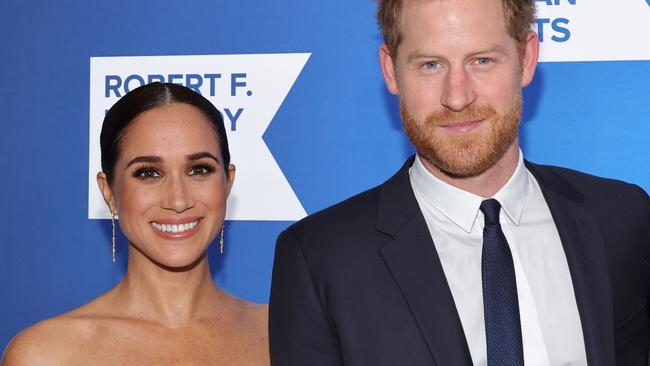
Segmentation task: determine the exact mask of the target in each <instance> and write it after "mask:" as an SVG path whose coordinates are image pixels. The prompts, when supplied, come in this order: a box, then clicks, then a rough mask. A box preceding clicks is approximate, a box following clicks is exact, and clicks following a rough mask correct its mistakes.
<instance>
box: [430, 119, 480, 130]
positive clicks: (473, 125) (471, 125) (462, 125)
mask: <svg viewBox="0 0 650 366" xmlns="http://www.w3.org/2000/svg"><path fill="white" fill-rule="evenodd" d="M483 121H485V120H484V119H481V120H478V121H468V122H459V123H453V124H448V125H443V126H441V127H442V128H444V129H446V130H448V131H451V132H455V133H467V132H471V131H473V130H475V129H477V128H478V127H479V126H480V125H481V123H483Z"/></svg>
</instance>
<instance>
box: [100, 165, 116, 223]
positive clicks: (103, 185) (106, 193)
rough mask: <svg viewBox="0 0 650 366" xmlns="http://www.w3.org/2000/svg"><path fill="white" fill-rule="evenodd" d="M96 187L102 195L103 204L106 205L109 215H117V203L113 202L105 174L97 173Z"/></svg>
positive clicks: (113, 197) (113, 196) (113, 198)
mask: <svg viewBox="0 0 650 366" xmlns="http://www.w3.org/2000/svg"><path fill="white" fill-rule="evenodd" d="M97 185H98V186H99V191H100V192H101V193H102V196H103V197H104V202H106V205H107V206H108V209H109V210H110V211H111V214H115V215H117V203H116V201H115V195H113V190H112V189H111V185H110V184H109V183H108V177H106V173H104V172H99V173H97Z"/></svg>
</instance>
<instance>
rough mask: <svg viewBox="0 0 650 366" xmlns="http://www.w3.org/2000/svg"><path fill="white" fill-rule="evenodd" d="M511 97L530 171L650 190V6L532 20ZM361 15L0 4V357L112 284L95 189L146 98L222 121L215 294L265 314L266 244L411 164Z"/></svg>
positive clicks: (563, 12)
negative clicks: (206, 103) (111, 116)
mask: <svg viewBox="0 0 650 366" xmlns="http://www.w3.org/2000/svg"><path fill="white" fill-rule="evenodd" d="M536 4H537V7H538V19H537V21H536V22H535V24H534V25H533V29H534V30H535V31H537V32H538V34H539V36H540V40H541V41H542V46H541V64H540V65H539V68H538V70H537V74H536V76H535V80H534V82H533V84H532V85H531V86H530V87H528V88H527V89H525V90H524V120H523V125H522V129H521V140H522V144H523V149H524V153H525V155H526V157H527V158H528V159H529V160H531V161H534V162H538V163H544V164H553V165H561V166H566V167H570V168H575V169H579V170H583V171H586V172H589V173H592V174H596V175H600V176H605V177H612V178H617V179H623V180H626V181H629V182H634V183H637V184H639V185H640V186H642V187H643V188H644V189H646V190H650V158H649V156H650V144H649V143H648V139H649V138H650V118H649V117H648V116H650V87H649V86H648V85H650V61H649V60H650V0H620V1H606V0H545V1H537V2H536ZM375 7H376V5H375V3H374V2H372V1H370V0H361V1H343V0H335V1H305V0H278V1H273V2H263V1H257V0H237V1H234V0H229V1H225V0H224V1H186V2H178V1H168V0H162V1H161V0H157V1H149V0H143V1H137V2H133V1H126V0H116V1H110V2H87V1H80V0H70V1H66V2H41V3H40V4H36V3H33V2H32V3H30V2H24V1H18V0H4V1H2V2H1V3H0V31H1V34H2V38H3V39H2V42H0V55H2V58H1V59H0V80H1V81H2V83H1V84H0V121H1V122H0V123H1V124H0V126H1V128H2V133H1V134H0V156H1V157H2V158H1V159H0V172H1V179H0V203H1V204H2V205H1V208H2V210H1V211H0V219H1V221H0V222H1V223H2V224H1V227H2V228H1V229H0V232H1V233H2V235H0V278H1V281H0V347H1V348H4V347H5V345H6V344H7V342H8V341H9V340H10V339H11V337H12V336H13V335H15V334H16V333H17V332H18V331H19V330H21V329H24V328H25V327H27V326H29V325H31V324H33V323H34V322H36V321H39V320H41V319H44V318H47V317H51V316H54V315H57V314H60V313H62V312H65V311H68V310H70V309H72V308H75V307H77V306H79V305H81V304H83V303H85V302H87V301H88V300H90V299H92V298H94V297H96V296H98V295H99V294H101V293H103V292H105V291H106V290H108V289H109V288H111V287H112V286H113V285H114V284H115V283H116V282H117V281H118V280H119V279H120V278H121V277H122V276H123V274H124V272H125V269H126V267H125V265H126V259H127V258H126V250H127V248H126V242H125V239H124V237H123V236H119V237H118V248H117V250H118V256H117V262H116V263H115V264H113V263H112V261H111V247H110V246H111V237H110V235H111V226H110V221H109V220H106V218H108V212H107V211H106V209H105V207H104V203H103V202H102V200H101V197H100V195H99V192H98V190H97V188H96V184H95V174H96V173H97V171H99V170H100V160H99V131H100V128H101V121H102V118H103V115H104V113H105V111H106V110H107V109H108V108H110V106H111V105H112V104H113V103H115V101H117V100H118V99H119V98H120V96H122V95H124V94H125V93H126V92H128V91H129V90H131V89H133V88H136V87H138V86H139V85H142V84H144V83H148V82H151V81H165V82H173V83H179V84H183V85H186V86H188V87H190V88H193V89H195V90H197V91H199V92H200V93H201V94H203V95H204V96H206V97H207V98H208V99H209V100H210V101H212V102H213V103H214V104H215V105H216V106H217V108H219V110H220V111H221V112H222V113H223V116H224V120H225V122H226V128H227V130H228V138H229V140H230V143H231V155H232V162H233V163H234V164H235V165H236V166H237V180H236V182H235V186H234V188H233V191H232V194H231V196H230V198H229V201H228V213H227V222H226V227H225V232H226V235H225V248H224V254H223V255H220V254H219V253H218V248H216V247H212V248H211V249H210V256H211V265H212V267H213V268H212V269H213V273H214V277H215V279H216V281H217V282H218V283H219V284H220V286H222V287H223V288H225V289H226V290H228V291H230V292H232V293H234V294H236V295H238V296H241V297H243V298H245V299H247V300H250V301H255V302H260V303H264V302H267V301H268V295H269V286H270V276H271V266H272V261H273V250H274V243H275V238H276V236H277V234H278V233H279V232H280V231H281V230H283V229H284V228H285V227H287V226H288V225H290V224H291V223H292V222H294V221H296V220H298V219H300V218H302V217H304V216H305V215H306V214H310V213H313V212H316V211H318V210H320V209H322V208H324V207H326V206H329V205H331V204H333V203H335V202H337V201H339V200H342V199H344V198H346V197H348V196H350V195H352V194H354V193H357V192H360V191H362V190H365V189H367V188H370V187H372V186H374V185H377V184H379V183H381V182H382V181H384V180H385V179H387V178H388V177H389V176H390V175H391V174H392V173H393V172H394V171H395V170H397V169H398V168H399V167H400V166H401V164H402V163H403V161H404V159H405V158H406V157H407V156H409V155H411V154H413V149H412V147H411V145H410V144H409V142H408V141H407V139H406V138H405V137H404V135H403V133H402V129H401V122H400V119H399V110H398V103H397V100H396V99H395V97H393V96H392V95H390V94H389V93H388V92H387V91H386V88H385V85H384V82H383V79H382V76H381V71H380V68H379V63H378V61H377V53H378V47H379V45H380V44H381V42H382V38H381V35H380V33H379V31H378V30H377V26H376V22H375V18H374V13H375Z"/></svg>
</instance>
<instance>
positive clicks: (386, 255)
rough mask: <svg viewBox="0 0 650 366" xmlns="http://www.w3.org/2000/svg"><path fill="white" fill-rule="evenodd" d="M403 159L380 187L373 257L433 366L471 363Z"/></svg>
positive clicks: (450, 297)
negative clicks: (380, 238) (379, 242)
mask: <svg viewBox="0 0 650 366" xmlns="http://www.w3.org/2000/svg"><path fill="white" fill-rule="evenodd" d="M412 163H413V158H411V159H409V160H408V161H407V162H406V164H405V165H404V166H403V167H402V169H400V171H399V172H398V173H397V174H396V175H395V176H394V177H393V178H391V179H390V180H389V181H388V182H386V183H385V184H384V185H383V186H382V190H381V193H380V203H379V205H380V207H379V213H378V219H377V230H379V231H381V232H383V233H385V234H388V235H389V236H390V239H389V240H388V243H387V244H386V245H384V246H383V247H382V248H380V250H379V253H380V255H381V257H382V258H383V260H384V262H385V263H386V266H387V267H388V268H389V270H390V272H391V274H392V275H393V277H394V279H395V281H396V282H397V284H398V286H399V287H400V289H401V290H402V293H403V295H404V298H405V299H406V302H407V303H408V305H409V307H410V309H411V312H412V314H413V316H414V317H415V319H416V321H417V324H418V326H419V328H420V331H421V332H422V335H423V337H424V339H425V341H426V342H427V345H428V346H429V350H430V351H431V354H432V355H433V358H434V359H435V361H436V363H437V364H438V365H471V364H472V360H471V356H470V353H469V349H468V347H467V342H466V340H465V334H464V332H463V328H462V325H461V323H460V319H459V317H458V313H457V311H456V306H455V304H454V300H453V297H452V294H451V290H450V289H449V285H448V284H447V280H446V278H445V275H444V272H443V269H442V265H441V264H440V259H439V258H438V253H437V252H436V250H435V247H434V244H433V241H432V240H431V235H430V234H429V229H428V228H427V225H426V221H425V219H424V216H423V215H422V213H421V212H420V209H419V206H418V203H417V201H416V199H415V196H414V194H413V191H412V188H411V183H410V180H409V174H408V169H409V167H410V166H411V165H412Z"/></svg>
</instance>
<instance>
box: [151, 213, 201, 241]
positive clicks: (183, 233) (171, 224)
mask: <svg viewBox="0 0 650 366" xmlns="http://www.w3.org/2000/svg"><path fill="white" fill-rule="evenodd" d="M201 219H202V218H201V217H187V218H181V219H161V220H155V221H151V222H150V224H151V227H152V228H153V231H154V232H155V233H156V234H157V235H158V236H160V237H162V238H164V239H168V240H183V239H187V238H189V237H190V236H192V235H194V234H195V233H196V232H197V231H198V227H199V225H200V224H201Z"/></svg>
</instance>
